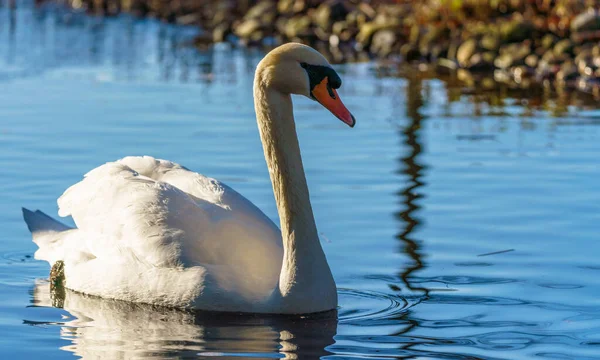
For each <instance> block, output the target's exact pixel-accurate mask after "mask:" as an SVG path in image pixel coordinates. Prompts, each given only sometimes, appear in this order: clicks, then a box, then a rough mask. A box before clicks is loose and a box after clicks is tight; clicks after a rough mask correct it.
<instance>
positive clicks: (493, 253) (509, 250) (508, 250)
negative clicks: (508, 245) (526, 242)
mask: <svg viewBox="0 0 600 360" xmlns="http://www.w3.org/2000/svg"><path fill="white" fill-rule="evenodd" d="M511 251H515V249H507V250H500V251H494V252H491V253H487V254H479V255H477V256H490V255H497V254H503V253H507V252H511Z"/></svg>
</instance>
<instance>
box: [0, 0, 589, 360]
mask: <svg viewBox="0 0 600 360" xmlns="http://www.w3.org/2000/svg"><path fill="white" fill-rule="evenodd" d="M15 4H17V5H16V8H11V7H10V6H8V2H7V1H5V0H4V1H3V0H0V84H1V86H2V91H1V92H0V168H1V169H2V172H1V173H2V176H0V189H2V201H1V202H0V224H1V225H2V230H3V231H2V236H1V243H2V247H1V249H0V255H1V256H0V291H1V293H2V296H0V316H1V319H0V354H2V356H1V357H2V358H37V357H42V356H43V357H44V358H46V359H55V358H70V357H72V356H73V355H76V356H80V357H84V358H106V359H109V358H132V357H136V358H177V357H179V358H191V357H254V358H290V359H294V358H300V359H303V358H315V357H331V358H335V357H340V358H353V357H356V358H365V357H369V358H436V359H438V358H445V359H464V358H485V359H501V358H506V359H533V358H544V359H547V358H556V359H571V358H577V359H591V358H596V357H597V356H598V353H599V351H600V300H599V299H600V297H599V296H598V295H599V294H600V280H599V279H600V276H599V275H600V265H599V262H598V254H599V253H600V245H598V242H597V241H596V240H597V236H598V233H599V230H600V227H599V226H598V224H599V223H600V190H599V188H598V185H597V183H598V182H597V179H598V178H599V177H600V169H599V168H598V166H597V163H598V159H599V158H600V146H599V145H598V141H599V140H600V139H599V136H598V131H597V129H598V125H599V124H600V112H599V111H597V110H596V109H595V108H594V104H593V103H590V102H589V100H586V99H585V97H583V95H579V94H547V93H545V92H544V91H541V92H537V93H533V92H532V93H528V94H523V93H517V92H514V91H512V90H510V89H505V88H499V89H497V90H495V91H488V92H482V91H480V90H477V89H469V88H465V87H462V86H460V85H457V84H456V82H454V81H452V80H448V81H441V80H435V79H424V78H423V77H422V76H421V75H417V74H415V72H414V71H396V69H392V70H390V68H387V67H384V66H377V65H376V64H354V65H342V66H340V67H338V70H339V72H340V74H341V75H342V77H343V80H344V86H343V87H342V88H341V89H340V95H341V96H342V97H343V98H344V102H345V103H346V104H347V105H348V106H349V108H350V109H351V110H352V112H353V113H354V115H355V116H356V118H357V127H356V128H355V129H348V128H347V127H345V125H343V124H342V123H340V122H339V121H337V120H335V119H333V118H332V116H331V115H330V114H328V113H327V112H326V111H324V110H322V109H321V108H320V107H319V106H318V105H317V104H315V103H313V102H311V101H310V100H308V99H304V98H295V113H296V118H297V122H298V131H299V137H300V142H301V146H302V150H303V157H304V163H305V168H306V171H307V177H308V183H309V186H310V190H311V198H312V202H313V207H314V211H315V216H316V219H317V224H318V226H319V231H320V233H321V236H322V244H323V248H324V250H325V252H326V254H327V257H328V259H329V263H330V265H331V268H332V271H333V273H334V276H335V278H336V282H337V284H338V288H339V291H338V292H339V298H340V308H339V309H338V312H337V314H325V315H314V316H306V317H302V318H294V319H289V318H282V317H276V316H274V317H273V316H272V317H261V316H237V315H223V314H211V313H201V314H192V313H188V312H181V311H176V310H170V309H160V308H155V307H150V306H144V305H136V304H128V303H121V302H116V301H109V300H102V299H97V298H93V297H88V296H83V295H79V294H76V293H72V292H67V294H66V297H65V298H64V299H62V300H61V301H60V302H56V301H55V302H54V303H53V302H52V300H51V299H50V296H49V288H48V283H47V282H45V281H44V280H43V279H45V278H47V275H48V270H49V268H48V266H47V264H45V263H42V262H38V261H35V260H33V253H34V251H35V245H34V244H33V243H32V242H31V241H30V235H29V233H28V231H27V229H26V227H25V224H24V223H23V222H22V219H21V210H20V209H21V206H26V207H29V208H39V209H42V210H44V211H46V212H48V213H50V214H53V215H54V214H55V213H56V210H57V207H56V201H55V200H56V198H57V197H58V196H60V194H61V193H62V192H63V191H64V190H65V189H66V188H67V187H68V186H69V185H71V184H73V183H74V182H76V181H78V180H79V179H80V178H81V176H82V175H83V174H84V173H86V172H87V171H89V170H90V169H92V168H94V167H96V166H98V165H100V164H102V163H104V162H107V161H112V160H115V159H118V158H121V157H123V156H125V155H152V156H155V157H159V158H166V159H169V160H173V161H176V162H179V163H181V164H183V165H185V166H186V167H188V168H190V169H192V170H196V171H199V172H201V173H203V174H206V175H208V176H212V177H216V178H219V179H220V180H222V181H224V182H226V183H228V184H229V185H231V186H232V187H234V188H235V189H236V190H238V191H239V192H241V193H242V194H244V195H245V196H246V197H248V198H249V199H250V200H251V201H253V202H254V203H255V204H256V205H258V206H259V207H260V208H261V209H263V210H264V211H265V213H266V214H267V215H269V216H271V217H272V218H273V219H276V216H277V211H276V208H275V203H274V201H273V195H272V190H271V185H270V182H269V178H268V173H267V169H266V166H265V163H264V159H263V155H262V148H261V145H260V139H259V136H258V132H257V129H256V123H255V120H254V109H253V103H252V93H251V90H252V74H253V70H254V67H255V65H256V63H257V62H258V61H259V60H260V58H261V56H262V55H261V53H260V52H258V51H252V50H232V49H230V48H228V47H227V46H218V47H217V48H216V49H212V50H209V51H205V52H198V51H197V50H195V49H193V48H189V47H187V46H186V42H189V40H190V39H192V38H193V36H194V34H196V32H197V30H195V29H192V28H180V27H174V26H170V25H164V24H160V23H158V22H154V21H140V20H135V19H132V18H129V17H120V18H115V19H102V18H95V17H88V16H86V15H84V14H80V13H70V12H68V11H65V10H64V9H57V8H52V7H43V8H36V7H34V5H33V3H32V2H30V1H22V2H21V1H17V2H16V3H15ZM398 73H400V74H401V75H402V77H396V76H393V75H395V74H398ZM53 305H54V306H53ZM56 306H60V307H62V308H60V307H56Z"/></svg>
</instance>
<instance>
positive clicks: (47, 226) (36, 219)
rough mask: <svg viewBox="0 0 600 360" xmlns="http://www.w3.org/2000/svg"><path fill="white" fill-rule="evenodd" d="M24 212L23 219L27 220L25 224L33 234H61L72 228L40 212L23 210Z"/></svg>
mask: <svg viewBox="0 0 600 360" xmlns="http://www.w3.org/2000/svg"><path fill="white" fill-rule="evenodd" d="M22 210H23V219H25V223H26V224H27V227H28V228H29V231H31V233H32V234H33V233H36V232H40V231H56V232H61V231H66V230H70V229H71V227H69V226H67V225H65V224H63V223H61V222H59V221H57V220H55V219H53V218H52V217H50V216H48V215H46V214H44V213H43V212H41V211H39V210H36V211H31V210H29V209H25V208H22Z"/></svg>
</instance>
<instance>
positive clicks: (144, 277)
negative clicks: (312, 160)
mask: <svg viewBox="0 0 600 360" xmlns="http://www.w3.org/2000/svg"><path fill="white" fill-rule="evenodd" d="M336 76H337V74H335V72H334V71H333V70H332V69H331V68H330V67H329V64H328V63H327V61H326V60H325V59H324V58H323V57H322V56H321V55H320V54H319V53H318V52H316V51H314V50H313V49H311V48H309V47H307V46H303V45H299V44H287V45H284V46H281V47H279V48H277V49H275V50H273V51H272V52H271V53H269V54H268V55H267V56H266V57H265V59H263V60H262V61H261V63H260V64H259V66H258V68H257V71H256V77H255V84H254V97H255V107H256V112H257V120H258V125H259V130H260V133H261V139H262V142H263V147H264V150H265V158H266V160H267V165H268V167H269V173H270V175H271V180H272V182H273V189H274V193H275V198H276V201H277V207H278V211H279V217H280V221H281V230H279V229H278V228H277V226H276V225H275V224H274V223H273V222H272V221H271V220H269V218H268V217H267V216H266V215H265V214H264V213H262V212H261V211H260V210H259V209H258V208H257V207H256V206H254V205H253V204H252V203H251V202H250V201H248V200H247V199H246V198H245V197H243V196H242V195H240V194H238V193H237V192H236V191H234V190H233V189H231V188H230V187H228V186H227V185H225V184H223V183H221V182H219V181H217V180H214V179H211V178H208V177H205V176H203V175H200V174H197V173H195V172H192V171H189V170H187V169H185V168H184V167H182V166H180V165H177V164H174V163H172V162H169V161H164V160H156V159H154V158H151V157H127V158H124V159H121V160H119V161H116V162H111V163H107V164H105V165H102V166H100V167H98V168H96V169H94V170H92V171H91V172H89V173H88V174H87V175H86V176H85V178H84V180H82V181H81V182H79V183H77V184H75V185H73V186H72V187H71V188H69V189H68V190H67V191H66V192H65V193H64V194H63V195H62V196H61V197H60V198H59V200H58V205H59V208H60V211H59V214H60V215H61V216H68V215H71V216H72V217H73V220H74V221H75V224H76V225H77V228H74V229H71V228H68V227H66V226H64V225H62V224H60V223H58V222H56V221H55V220H53V219H51V218H49V217H48V216H47V215H45V214H43V213H41V212H39V211H38V212H30V211H28V210H24V215H25V220H26V222H27V224H28V226H29V228H30V230H31V231H32V233H33V238H34V242H35V243H36V244H37V245H38V246H39V250H38V251H37V252H36V254H35V257H36V259H41V260H46V261H48V262H49V263H50V264H51V265H53V264H55V263H56V262H57V261H59V260H60V261H62V262H63V263H64V275H65V286H66V287H67V288H70V289H72V290H75V291H79V292H82V293H87V294H91V295H96V296H100V297H105V298H113V299H119V300H126V301H132V302H142V303H148V304H154V305H163V306H169V307H180V308H193V309H201V310H215V311H240V312H260V313H311V312H319V311H326V310H331V309H334V308H335V307H336V306H337V293H336V288H335V282H334V280H333V277H332V275H331V271H330V269H329V266H328V264H327V260H326V258H325V255H324V253H323V250H322V248H321V245H320V243H319V238H318V235H317V230H316V226H315V222H314V218H313V213H312V208H311V205H310V199H309V195H308V188H307V185H306V179H305V176H304V170H303V167H302V160H301V157H300V150H299V146H298V140H297V137H296V131H295V125H294V120H293V114H292V102H291V97H290V94H291V93H297V94H302V95H306V96H311V97H314V98H315V99H316V100H318V101H319V102H321V103H322V104H323V105H324V106H326V107H327V108H329V109H330V110H331V111H332V112H333V113H334V114H335V115H336V116H338V117H339V118H340V119H342V120H343V121H345V122H346V123H348V124H349V125H351V126H353V125H354V118H353V117H352V116H351V115H350V113H349V112H348V111H347V110H346V109H345V107H344V106H343V105H342V104H341V102H340V101H339V98H337V93H335V90H333V89H332V87H334V88H337V87H339V85H340V82H339V77H337V78H336ZM315 82H316V83H315ZM324 94H326V95H324ZM327 94H328V95H327ZM327 96H330V99H328V98H327Z"/></svg>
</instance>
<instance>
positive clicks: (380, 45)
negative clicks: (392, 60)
mask: <svg viewBox="0 0 600 360" xmlns="http://www.w3.org/2000/svg"><path fill="white" fill-rule="evenodd" d="M396 40H397V37H396V33H395V32H394V31H392V30H390V29H382V30H379V31H377V32H376V33H375V34H374V35H373V40H372V41H371V47H370V51H371V53H373V54H377V55H379V56H381V57H386V56H388V55H390V54H391V53H392V49H393V48H394V45H395V44H396Z"/></svg>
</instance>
